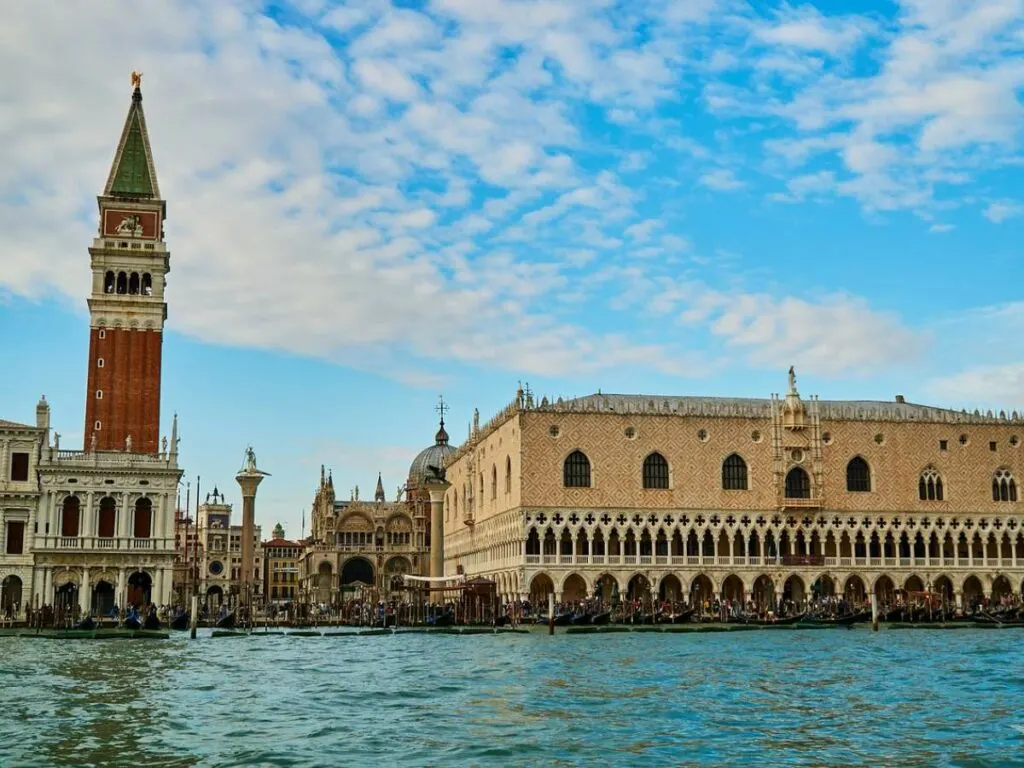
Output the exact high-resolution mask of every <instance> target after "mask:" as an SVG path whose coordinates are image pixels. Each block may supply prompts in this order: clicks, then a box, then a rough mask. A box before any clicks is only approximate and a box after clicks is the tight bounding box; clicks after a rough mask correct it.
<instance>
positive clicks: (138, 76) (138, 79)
mask: <svg viewBox="0 0 1024 768" xmlns="http://www.w3.org/2000/svg"><path fill="white" fill-rule="evenodd" d="M141 87H142V73H141V72H136V71H134V70H132V90H133V91H134V90H138V89H139V88H141Z"/></svg>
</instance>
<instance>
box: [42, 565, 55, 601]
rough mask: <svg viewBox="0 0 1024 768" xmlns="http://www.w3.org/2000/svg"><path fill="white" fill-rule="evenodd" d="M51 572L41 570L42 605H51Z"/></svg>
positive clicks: (49, 570)
mask: <svg viewBox="0 0 1024 768" xmlns="http://www.w3.org/2000/svg"><path fill="white" fill-rule="evenodd" d="M52 594H53V570H52V569H51V568H49V567H46V568H43V605H53V597H52Z"/></svg>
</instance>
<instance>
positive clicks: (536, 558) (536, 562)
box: [526, 555, 540, 565]
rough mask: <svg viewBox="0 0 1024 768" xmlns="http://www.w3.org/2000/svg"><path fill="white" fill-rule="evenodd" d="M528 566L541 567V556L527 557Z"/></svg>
mask: <svg viewBox="0 0 1024 768" xmlns="http://www.w3.org/2000/svg"><path fill="white" fill-rule="evenodd" d="M526 564H527V565H540V555H526Z"/></svg>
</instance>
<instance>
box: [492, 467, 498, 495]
mask: <svg viewBox="0 0 1024 768" xmlns="http://www.w3.org/2000/svg"><path fill="white" fill-rule="evenodd" d="M496 498H498V468H497V467H496V466H494V465H493V464H491V499H496Z"/></svg>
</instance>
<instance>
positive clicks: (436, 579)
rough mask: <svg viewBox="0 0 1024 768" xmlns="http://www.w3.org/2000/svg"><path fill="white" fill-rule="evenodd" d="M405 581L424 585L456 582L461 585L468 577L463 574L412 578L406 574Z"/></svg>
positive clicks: (403, 577)
mask: <svg viewBox="0 0 1024 768" xmlns="http://www.w3.org/2000/svg"><path fill="white" fill-rule="evenodd" d="M402 580H403V581H418V582H422V583H424V584H441V583H443V582H454V583H456V584H461V583H462V582H464V581H465V580H466V575H465V574H463V573H459V574H456V575H454V576H410V575H409V574H405V575H403V576H402Z"/></svg>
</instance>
